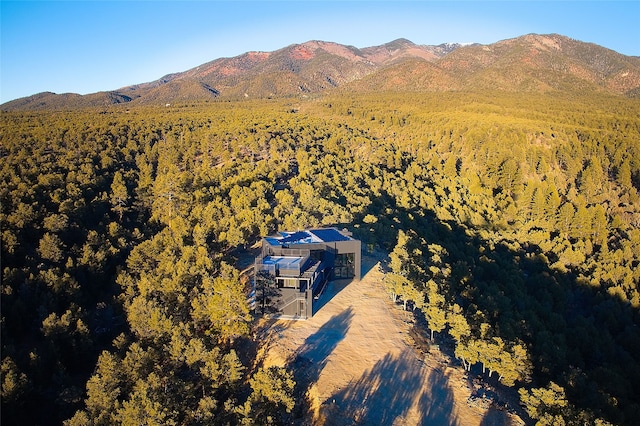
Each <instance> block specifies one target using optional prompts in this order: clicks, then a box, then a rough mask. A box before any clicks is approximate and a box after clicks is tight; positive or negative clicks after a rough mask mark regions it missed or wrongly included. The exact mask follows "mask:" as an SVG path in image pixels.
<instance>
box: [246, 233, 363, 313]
mask: <svg viewBox="0 0 640 426" xmlns="http://www.w3.org/2000/svg"><path fill="white" fill-rule="evenodd" d="M360 250H361V244H360V241H359V240H356V239H354V238H353V237H352V234H351V233H350V232H348V231H347V230H346V229H344V230H338V229H337V228H319V229H307V230H304V231H297V232H281V233H280V234H279V235H276V236H271V237H266V238H263V240H262V253H261V255H260V256H258V257H257V258H256V260H255V265H254V271H255V282H256V284H257V287H258V291H257V294H256V296H257V298H258V299H259V300H260V301H259V302H258V303H259V304H261V305H262V306H264V305H265V304H266V305H268V306H269V307H271V308H272V309H273V310H274V311H275V313H277V314H278V315H280V316H281V317H283V318H303V319H306V318H309V317H311V316H312V315H313V312H314V310H313V304H314V301H316V300H318V298H319V296H320V294H321V292H322V290H323V289H324V286H325V284H326V283H327V281H328V280H331V279H353V280H356V281H359V280H360V274H361V271H360V269H361V253H360Z"/></svg>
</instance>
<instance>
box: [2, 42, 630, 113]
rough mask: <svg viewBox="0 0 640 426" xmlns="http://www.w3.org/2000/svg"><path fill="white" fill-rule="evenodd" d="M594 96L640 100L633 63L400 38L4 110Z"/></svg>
mask: <svg viewBox="0 0 640 426" xmlns="http://www.w3.org/2000/svg"><path fill="white" fill-rule="evenodd" d="M332 90H339V91H342V92H376V91H449V90H482V91H484V90H499V91H507V92H554V91H558V92H580V93H585V92H596V93H609V94H614V95H622V96H628V97H637V96H640V58H638V57H632V56H625V55H622V54H620V53H617V52H615V51H612V50H610V49H607V48H604V47H602V46H598V45H595V44H592V43H585V42H581V41H577V40H573V39H571V38H568V37H565V36H562V35H557V34H551V35H538V34H528V35H524V36H521V37H517V38H513V39H507V40H502V41H499V42H496V43H493V44H488V45H481V44H469V45H461V44H449V43H446V44H441V45H438V46H427V45H417V44H415V43H413V42H411V41H409V40H406V39H398V40H394V41H392V42H389V43H386V44H383V45H380V46H372V47H366V48H362V49H359V48H356V47H353V46H346V45H341V44H338V43H333V42H326V41H318V40H313V41H308V42H306V43H302V44H292V45H290V46H287V47H284V48H282V49H279V50H276V51H273V52H247V53H244V54H242V55H239V56H235V57H232V58H220V59H216V60H213V61H211V62H208V63H205V64H202V65H200V66H197V67H195V68H192V69H190V70H187V71H184V72H177V73H173V74H168V75H166V76H164V77H162V78H160V79H158V80H156V81H152V82H148V83H142V84H135V85H131V86H127V87H123V88H121V89H118V90H113V91H107V92H99V93H94V94H89V95H76V94H61V95H57V94H54V93H50V92H45V93H40V94H37V95H33V96H30V97H26V98H21V99H17V100H15V101H11V102H8V103H5V104H4V105H2V107H1V108H2V110H25V109H26V110H30V109H56V108H73V107H85V106H104V105H112V104H118V103H131V104H132V105H135V104H165V103H174V102H190V101H204V100H212V99H218V98H221V99H242V98H268V97H292V96H311V95H316V94H321V93H325V92H327V91H332Z"/></svg>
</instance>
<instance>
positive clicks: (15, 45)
mask: <svg viewBox="0 0 640 426" xmlns="http://www.w3.org/2000/svg"><path fill="white" fill-rule="evenodd" d="M528 33H540V34H546V33H559V34H563V35H566V36H569V37H572V38H575V39H578V40H582V41H587V42H593V43H597V44H600V45H602V46H605V47H607V48H610V49H613V50H616V51H618V52H620V53H624V54H626V55H637V56H640V1H639V0H633V1H620V2H615V1H553V2H548V1H448V2H440V1H408V2H403V1H393V2H392V1H382V2H371V1H353V2H344V1H321V2H314V1H304V2H301V1H281V2H272V1H258V2H251V1H234V2H223V1H181V2H175V1H137V2H133V1H68V2H58V1H5V0H0V43H1V44H0V103H2V102H6V101H9V100H12V99H16V98H19V97H23V96H29V95H32V94H35V93H38V92H42V91H52V92H56V93H65V92H74V93H82V94H86V93H93V92H97V91H102V90H114V89H118V88H120V87H123V86H126V85H130V84H135V83H143V82H147V81H152V80H156V79H158V78H160V77H162V76H163V75H165V74H169V73H172V72H178V71H185V70H187V69H189V68H192V67H195V66H198V65H200V64H202V63H205V62H208V61H210V60H213V59H217V58H220V57H229V56H236V55H239V54H241V53H244V52H246V51H250V50H262V51H272V50H276V49H279V48H281V47H285V46H287V45H290V44H293V43H302V42H305V41H308V40H325V41H335V42H338V43H342V44H349V45H353V46H356V47H367V46H374V45H379V44H383V43H386V42H389V41H392V40H395V39H397V38H400V37H404V38H408V39H409V40H411V41H413V42H414V43H418V44H440V43H443V42H477V43H483V44H488V43H493V42H496V41H499V40H503V39H506V38H512V37H517V36H520V35H523V34H528Z"/></svg>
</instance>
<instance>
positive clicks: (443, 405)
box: [419, 370, 458, 426]
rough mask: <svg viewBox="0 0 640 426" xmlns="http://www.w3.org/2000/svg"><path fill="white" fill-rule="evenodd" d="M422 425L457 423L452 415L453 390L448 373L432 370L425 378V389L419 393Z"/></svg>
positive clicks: (450, 425)
mask: <svg viewBox="0 0 640 426" xmlns="http://www.w3.org/2000/svg"><path fill="white" fill-rule="evenodd" d="M419 407H420V413H421V415H422V420H421V421H420V424H422V425H449V426H454V425H457V424H458V421H457V419H456V418H454V417H453V416H452V413H453V411H454V400H453V392H452V391H451V388H450V387H449V375H448V374H445V373H443V372H442V371H440V370H432V371H431V374H429V379H428V380H427V388H426V391H425V392H423V393H422V395H420V400H419Z"/></svg>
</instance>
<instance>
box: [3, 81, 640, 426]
mask: <svg viewBox="0 0 640 426" xmlns="http://www.w3.org/2000/svg"><path fill="white" fill-rule="evenodd" d="M638 113H639V107H638V105H637V103H633V102H631V101H627V100H624V99H618V98H606V97H603V98H601V99H596V100H594V99H593V98H590V99H582V98H575V99H555V98H553V97H550V96H544V95H530V96H528V97H527V98H526V99H524V98H520V97H516V96H513V95H502V94H492V95H479V94H471V93H465V94H463V93H455V94H438V95H437V96H436V95H409V94H407V95H402V96H401V95H397V94H396V95H375V96H374V95H371V96H360V97H335V98H331V99H323V100H314V101H304V102H300V103H295V104H294V103H291V102H290V101H251V102H238V103H222V102H221V103H214V104H202V105H193V106H189V105H186V106H182V107H178V108H175V107H173V108H140V109H132V110H125V109H120V108H114V109H111V110H104V111H99V112H98V111H75V112H57V113H45V112H43V113H29V114H26V113H24V114H21V113H3V114H2V116H1V119H2V131H1V133H0V144H1V145H0V146H1V148H0V149H1V151H0V155H1V156H2V158H3V161H2V168H1V170H0V173H1V181H2V187H1V189H0V191H1V193H0V197H1V200H2V212H1V214H2V216H1V217H0V219H1V221H2V377H3V378H2V419H3V422H7V423H8V424H9V423H42V424H46V423H52V424H55V423H60V422H62V421H63V420H66V421H67V424H86V423H88V422H92V423H96V424H113V423H123V424H128V423H133V422H136V423H139V420H142V419H146V421H147V422H151V423H157V424H183V423H188V424H205V423H206V424H210V423H214V424H235V423H249V424H250V423H260V424H262V423H269V422H272V423H278V422H282V421H291V420H292V419H295V418H297V417H298V416H301V415H303V414H302V413H300V412H299V410H296V406H295V402H296V401H295V400H294V399H293V394H292V392H293V386H294V383H293V381H292V379H291V377H292V376H291V374H290V372H288V371H286V370H285V369H266V370H265V369H262V368H261V365H260V364H259V362H257V360H256V359H254V358H253V355H252V352H251V351H250V350H249V349H248V348H250V347H251V344H250V343H251V342H250V340H251V333H250V329H251V321H252V319H251V316H250V314H249V310H248V305H247V301H246V294H247V290H248V283H247V282H246V278H243V277H241V276H240V274H239V272H238V271H236V270H235V269H234V268H232V267H231V266H229V265H230V264H232V263H233V254H234V249H235V248H237V247H238V246H240V245H243V244H247V243H251V242H254V241H255V240H256V239H257V238H259V237H260V236H263V235H266V234H269V233H271V232H273V231H275V230H277V229H286V230H291V229H299V228H304V227H313V226H319V225H333V224H340V225H347V226H350V227H352V229H354V230H355V232H356V234H357V235H358V236H359V237H360V238H361V239H362V240H363V241H364V242H365V244H367V245H368V246H369V247H372V246H375V245H379V246H382V247H384V248H386V249H388V250H389V252H390V253H391V255H390V266H391V269H392V272H391V273H390V274H388V275H387V281H386V285H387V288H388V290H389V292H390V294H391V295H392V297H394V298H396V299H400V300H402V301H404V302H405V304H406V305H407V307H409V306H410V307H412V308H416V309H420V312H422V313H423V314H424V316H425V318H426V320H427V324H428V327H429V328H430V330H431V332H432V334H433V333H435V334H436V335H438V334H441V335H445V334H446V335H448V336H450V338H451V339H452V340H453V342H454V344H455V354H456V356H457V357H458V358H459V359H460V362H461V364H462V365H463V366H464V367H465V368H470V367H471V366H473V365H475V364H477V365H480V366H482V367H483V369H485V370H486V374H487V376H489V375H491V376H494V375H495V376H497V377H499V379H500V380H501V382H502V383H504V384H505V385H508V386H516V387H518V388H519V389H520V393H521V401H522V403H523V405H524V406H525V408H526V410H527V412H528V413H529V415H530V416H531V418H532V419H537V420H538V421H540V422H541V423H549V424H550V423H557V422H559V421H560V419H562V421H564V422H565V423H568V424H578V423H580V424H583V423H585V422H587V423H595V422H602V421H608V422H612V423H620V424H634V423H636V422H637V421H638V419H640V406H639V405H638V401H639V400H640V395H639V390H638V388H637V383H640V359H639V357H640V355H639V354H640V331H639V330H638V323H639V318H638V309H639V306H640V289H639V288H638V283H639V282H640V272H639V271H640V268H639V267H638V265H639V264H640V229H639V225H640V203H639V198H638V188H640V185H639V183H640V119H639V118H638V117H639V114H638Z"/></svg>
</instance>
